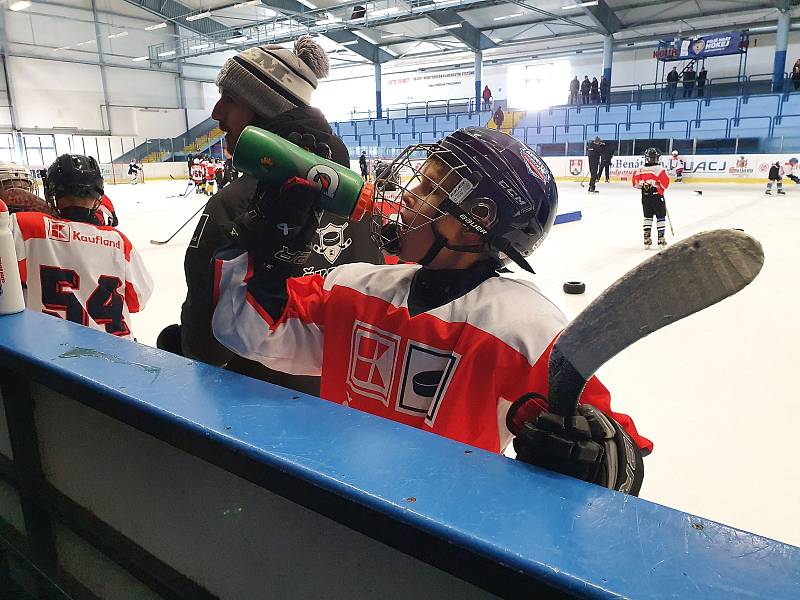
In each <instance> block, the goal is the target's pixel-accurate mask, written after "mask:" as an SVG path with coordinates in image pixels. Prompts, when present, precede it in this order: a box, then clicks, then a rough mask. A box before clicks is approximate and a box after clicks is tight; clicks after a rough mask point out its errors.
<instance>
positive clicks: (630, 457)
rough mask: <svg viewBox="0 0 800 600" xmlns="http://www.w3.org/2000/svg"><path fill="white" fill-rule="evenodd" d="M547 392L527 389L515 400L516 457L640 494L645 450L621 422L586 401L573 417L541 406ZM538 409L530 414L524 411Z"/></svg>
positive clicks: (511, 420) (511, 419) (511, 421)
mask: <svg viewBox="0 0 800 600" xmlns="http://www.w3.org/2000/svg"><path fill="white" fill-rule="evenodd" d="M543 402H544V403H545V404H546V400H545V399H544V397H543V396H541V395H539V394H535V393H530V394H525V395H524V396H522V397H521V398H519V399H518V400H517V401H516V402H514V404H512V405H511V407H510V408H509V411H508V415H507V416H506V423H507V426H508V429H509V431H511V433H513V434H514V435H515V436H516V437H515V438H514V450H516V452H517V460H521V461H524V462H527V463H529V464H532V465H536V466H538V467H542V468H545V469H548V470H551V471H556V472H558V473H563V474H564V475H569V476H570V477H575V478H577V479H582V480H584V481H588V482H590V483H594V484H597V485H600V486H602V487H606V488H610V489H614V490H618V491H620V492H624V493H626V494H631V495H633V496H636V495H638V494H639V490H640V489H641V487H642V479H643V478H644V464H643V462H642V454H641V451H640V450H639V449H638V448H637V447H636V444H634V443H633V440H632V439H631V438H630V436H629V435H628V434H627V433H626V432H625V430H624V429H623V428H622V426H621V425H620V424H619V423H617V422H616V421H615V420H614V419H612V418H611V417H609V416H607V415H605V414H603V413H602V412H601V411H599V410H598V409H596V408H594V407H593V406H590V405H588V404H579V405H578V407H577V413H578V414H576V415H575V416H572V417H562V416H561V415H557V414H555V413H551V412H539V411H540V410H541V406H543ZM526 413H528V414H536V413H538V416H536V417H535V418H533V419H532V420H526V418H525V415H526Z"/></svg>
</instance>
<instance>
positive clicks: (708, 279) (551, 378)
mask: <svg viewBox="0 0 800 600" xmlns="http://www.w3.org/2000/svg"><path fill="white" fill-rule="evenodd" d="M763 264H764V252H763V250H762V249H761V244H760V243H759V242H758V241H757V240H755V239H754V238H752V237H750V236H749V235H747V234H745V233H743V232H741V231H738V230H735V229H717V230H714V231H707V232H704V233H698V234H697V235H693V236H691V237H688V238H686V239H685V240H682V241H680V242H678V243H677V244H675V245H673V246H670V247H669V248H666V249H665V250H662V251H661V252H659V253H658V254H656V255H655V256H653V257H651V258H649V259H648V260H646V261H644V262H643V263H641V264H640V265H639V266H637V267H635V268H634V269H632V270H631V271H628V273H626V274H625V275H623V276H622V277H621V278H620V279H618V280H617V281H616V282H614V283H613V284H612V285H611V286H610V287H609V288H607V289H606V290H605V291H604V292H603V293H602V294H600V296H598V297H597V298H596V299H595V301H594V302H592V303H591V304H590V305H589V306H587V307H586V308H585V309H584V310H583V312H581V314H579V315H578V316H577V317H576V318H575V320H574V321H572V323H570V324H569V325H568V326H567V327H566V329H564V331H563V333H562V334H561V335H560V336H559V338H558V340H557V341H556V343H555V344H554V345H553V349H552V351H551V353H550V362H549V364H548V382H549V398H548V403H549V406H550V410H551V411H552V412H554V413H558V414H560V415H564V416H572V415H574V414H575V409H576V406H577V403H578V398H579V397H580V394H581V392H582V391H583V388H584V386H585V385H586V382H587V381H588V380H589V378H590V377H591V376H592V375H594V373H595V372H596V371H597V369H599V368H600V367H601V366H602V365H603V364H605V363H606V362H607V361H608V360H610V359H611V358H613V357H614V356H616V355H617V354H618V353H619V352H621V351H622V350H624V349H625V348H627V347H628V346H630V345H631V344H633V343H634V342H636V341H638V340H640V339H642V338H643V337H645V336H647V335H649V334H651V333H653V332H654V331H657V330H659V329H661V328H662V327H664V326H666V325H669V324H670V323H674V322H675V321H679V320H680V319H682V318H684V317H687V316H689V315H691V314H694V313H696V312H698V311H701V310H703V309H704V308H707V307H709V306H711V305H712V304H716V303H717V302H719V301H720V300H724V299H725V298H727V297H728V296H732V295H733V294H735V293H736V292H738V291H740V290H741V289H742V288H744V287H745V286H747V285H748V284H749V283H750V282H751V281H753V279H755V277H756V275H758V273H759V271H760V270H761V267H762V266H763Z"/></svg>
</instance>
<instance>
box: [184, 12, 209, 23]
mask: <svg viewBox="0 0 800 600" xmlns="http://www.w3.org/2000/svg"><path fill="white" fill-rule="evenodd" d="M210 16H211V11H210V10H206V11H203V12H201V13H198V14H196V15H189V16H188V17H186V20H187V21H197V20H199V19H205V18H206V17H210Z"/></svg>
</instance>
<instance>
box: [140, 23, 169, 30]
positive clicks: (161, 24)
mask: <svg viewBox="0 0 800 600" xmlns="http://www.w3.org/2000/svg"><path fill="white" fill-rule="evenodd" d="M166 26H167V22H166V21H164V22H163V23H159V24H158V25H150V26H149V27H145V28H144V30H145V31H153V30H154V29H164V27H166Z"/></svg>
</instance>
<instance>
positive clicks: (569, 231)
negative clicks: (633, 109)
mask: <svg viewBox="0 0 800 600" xmlns="http://www.w3.org/2000/svg"><path fill="white" fill-rule="evenodd" d="M701 188H702V190H703V194H702V195H697V194H695V193H694V190H695V189H701ZM184 189H185V183H184V182H180V181H168V182H149V183H147V184H144V185H137V186H128V185H119V186H109V188H108V189H107V193H108V194H109V196H110V197H111V199H112V200H113V201H114V203H115V205H116V208H117V212H118V215H119V217H120V229H121V230H122V231H123V232H124V233H126V234H127V235H128V236H129V237H130V238H131V240H132V242H133V243H134V245H135V246H136V247H137V248H138V249H139V251H140V252H141V254H142V256H143V258H144V260H145V262H146V264H147V266H148V268H149V269H150V272H151V274H152V275H153V278H154V280H155V282H156V289H155V292H154V294H153V298H152V299H151V300H150V303H149V304H148V306H147V308H146V309H145V310H144V312H143V313H141V314H139V315H135V316H134V322H133V327H134V334H135V335H136V337H137V338H138V339H139V341H140V342H142V343H146V344H151V345H154V344H155V339H156V336H157V335H158V332H159V331H160V330H161V329H162V328H163V327H164V326H166V325H168V324H170V323H176V322H178V319H179V315H180V305H181V302H182V301H183V298H184V295H185V292H186V285H185V282H184V277H183V255H184V252H185V248H186V245H187V243H188V241H189V239H190V238H191V235H192V231H193V229H194V225H195V223H196V220H195V221H193V222H192V223H190V224H189V225H187V226H186V228H185V229H184V230H183V231H182V232H181V233H179V234H178V235H177V236H176V237H175V239H174V240H173V241H172V242H171V243H170V244H168V245H166V246H153V245H151V244H149V243H148V242H149V240H150V239H166V238H167V237H169V236H170V235H172V233H173V232H174V231H175V230H176V229H177V228H178V227H179V226H180V225H181V224H182V223H183V222H184V221H185V220H186V219H188V218H189V217H190V216H191V215H192V213H193V212H195V211H196V210H197V209H198V208H199V207H200V206H202V204H203V203H204V199H205V197H203V196H197V195H195V194H191V195H189V196H188V197H186V198H166V196H167V195H169V194H177V193H179V192H182V191H183V190H184ZM598 189H599V190H600V194H597V195H591V196H590V195H588V194H587V193H586V191H585V189H584V188H581V187H579V186H578V184H577V183H569V182H566V183H561V184H560V185H559V193H560V195H561V197H562V198H563V202H562V204H563V205H569V206H570V207H573V206H578V207H580V208H581V210H582V211H583V219H582V220H581V221H579V222H576V223H569V224H565V225H558V226H556V227H555V228H554V230H553V231H552V232H551V235H550V237H549V238H548V239H547V240H546V242H545V243H544V244H543V246H542V247H541V248H539V249H538V250H537V251H536V252H535V253H534V255H533V257H532V259H531V263H532V265H533V267H534V269H535V270H536V272H537V274H536V275H535V276H530V278H531V279H533V280H534V281H536V282H537V283H538V285H539V286H540V287H541V288H542V290H543V291H544V292H545V293H546V294H547V295H548V296H549V297H550V298H552V299H553V300H554V301H555V302H556V303H557V304H559V305H560V306H561V307H562V308H563V310H564V311H565V313H567V315H568V316H574V315H576V314H577V313H578V312H580V310H581V309H582V308H583V307H584V306H586V305H587V304H588V303H589V302H590V301H591V300H592V299H593V298H594V297H595V296H597V294H599V293H600V292H601V291H602V290H603V289H604V288H605V287H607V286H608V285H609V284H611V283H612V282H613V281H614V280H616V279H617V278H618V277H620V276H621V275H623V274H624V273H625V272H626V271H627V270H629V269H630V268H632V267H633V266H635V265H636V264H638V263H639V262H640V261H642V260H644V259H645V258H647V257H649V256H652V254H653V252H654V251H653V250H651V251H646V250H644V249H643V248H642V244H641V241H642V212H641V202H640V200H639V194H638V192H636V191H635V190H633V189H631V188H630V186H629V185H628V184H625V183H616V184H606V185H602V186H599V187H598ZM763 190H764V186H755V185H743V184H702V185H695V184H692V183H688V182H687V183H683V184H673V186H672V187H671V188H670V189H669V190H668V191H667V205H668V207H669V211H670V214H671V216H672V219H673V225H674V226H675V234H676V237H677V238H683V237H686V236H689V235H691V234H693V233H696V232H698V231H703V230H707V229H716V228H723V227H737V228H740V229H743V230H745V231H746V232H747V233H749V234H751V235H753V236H754V237H756V238H757V239H758V240H759V241H760V242H761V243H762V245H763V247H764V253H765V255H766V262H765V265H764V269H763V271H762V272H761V274H760V275H759V276H758V277H757V278H756V280H755V281H754V283H753V284H751V285H750V286H749V287H747V288H745V290H744V291H742V292H740V293H739V294H737V295H736V296H734V297H732V298H729V299H727V300H725V301H723V302H722V303H720V304H718V305H715V306H713V307H711V308H709V309H707V310H705V311H703V312H701V313H698V314H696V315H693V316H691V317H688V318H686V319H685V320H683V321H681V322H679V323H677V324H674V325H671V326H669V327H667V328H665V329H663V330H661V331H658V332H656V333H654V334H653V335H651V336H650V337H648V338H646V339H644V340H642V341H641V342H638V343H637V344H634V345H633V346H632V347H630V348H628V349H627V350H625V351H624V352H622V353H621V354H620V355H619V356H618V357H616V358H615V359H613V360H612V361H611V362H609V363H608V364H607V365H606V366H605V367H603V368H602V369H601V371H600V373H599V375H600V378H601V380H602V381H603V382H604V383H605V384H606V386H607V387H608V388H609V389H610V390H611V394H612V399H613V405H614V408H615V409H616V410H617V411H621V412H625V413H628V414H630V415H632V416H633V417H634V419H635V421H636V424H637V426H638V428H639V431H640V432H641V433H642V434H644V435H645V436H647V437H649V438H650V439H652V440H653V442H654V443H655V450H654V452H653V454H652V455H651V456H649V457H648V458H646V459H645V473H646V475H645V481H644V487H643V489H642V497H643V498H646V499H648V500H651V501H654V502H658V503H660V504H664V505H667V506H672V507H675V508H678V509H681V510H685V511H689V512H692V513H696V514H699V515H702V516H704V517H708V518H711V519H714V520H717V521H722V522H724V523H727V524H729V525H733V526H735V527H739V528H742V529H746V530H748V531H753V532H755V533H759V534H762V535H766V536H769V537H773V538H776V539H779V540H782V541H786V542H789V543H792V544H795V545H800V519H798V518H797V515H798V507H800V461H798V459H797V458H796V451H795V440H796V439H797V435H798V434H797V432H798V430H800V402H798V394H797V391H796V383H795V380H796V378H797V372H796V371H794V369H795V368H798V366H800V319H798V318H797V298H798V297H799V296H800V283H798V280H797V279H796V277H797V276H796V273H797V266H798V264H800V243H798V236H799V235H800V186H794V185H793V184H791V183H789V184H788V185H787V188H786V190H787V195H786V196H775V195H773V196H765V195H764V193H763ZM773 193H774V192H773ZM667 237H668V239H669V240H672V237H671V236H670V235H669V230H668V233H667ZM571 280H579V281H584V282H585V283H586V288H587V290H586V293H585V294H583V295H581V296H568V295H566V294H564V293H563V292H562V289H561V286H562V284H563V283H564V282H565V281H571Z"/></svg>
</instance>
